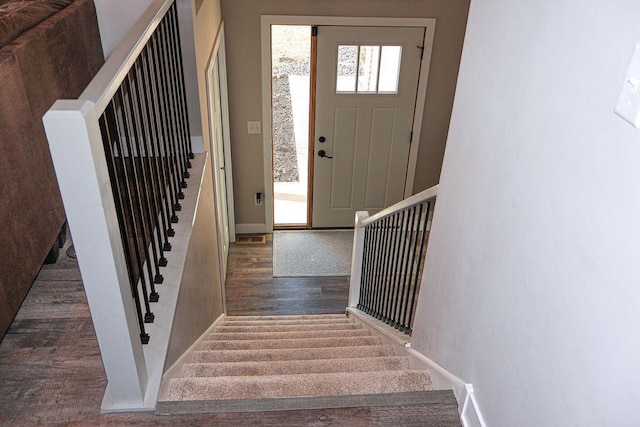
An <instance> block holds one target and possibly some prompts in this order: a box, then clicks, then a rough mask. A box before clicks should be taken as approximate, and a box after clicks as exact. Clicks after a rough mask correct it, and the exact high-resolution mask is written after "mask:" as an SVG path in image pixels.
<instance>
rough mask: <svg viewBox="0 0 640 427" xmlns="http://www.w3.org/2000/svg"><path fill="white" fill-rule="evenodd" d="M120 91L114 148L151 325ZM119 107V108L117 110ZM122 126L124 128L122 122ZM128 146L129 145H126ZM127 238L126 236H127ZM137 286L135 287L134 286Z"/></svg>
mask: <svg viewBox="0 0 640 427" xmlns="http://www.w3.org/2000/svg"><path fill="white" fill-rule="evenodd" d="M122 98H123V97H122V91H121V89H118V91H117V92H116V95H115V97H114V101H115V102H114V113H115V117H114V119H115V120H114V125H115V127H116V130H117V131H116V135H118V138H117V139H116V141H115V142H116V147H117V150H118V154H119V155H120V159H121V161H120V163H121V167H122V176H123V177H124V182H123V186H122V188H123V190H124V193H125V200H126V202H127V205H128V212H129V214H130V215H129V226H130V230H131V231H132V233H133V243H134V245H133V248H134V253H135V256H136V266H137V269H138V270H137V271H138V277H137V279H138V280H139V281H140V287H141V289H142V295H143V297H144V307H145V315H144V323H152V322H153V320H154V318H155V316H154V315H153V313H152V312H151V306H150V305H149V293H148V292H147V285H146V280H145V277H144V272H143V269H142V262H143V260H142V254H141V253H140V248H139V245H138V234H139V233H138V226H137V223H136V219H135V210H136V209H135V204H134V203H133V199H132V195H131V191H130V188H129V182H130V181H131V180H130V179H129V173H128V172H127V164H126V156H125V151H124V150H123V145H122V139H123V138H124V139H125V140H126V139H127V138H129V136H128V132H126V130H125V132H124V133H123V132H122V131H121V130H120V128H121V126H120V118H118V117H117V111H118V110H120V112H121V115H122V116H123V117H121V119H122V120H124V115H125V112H124V105H123V99H122ZM118 107H120V108H118ZM122 125H123V126H125V124H124V122H122ZM128 145H129V144H128ZM128 154H129V156H133V150H131V149H129V152H128ZM127 237H128V236H127ZM136 286H137V285H136Z"/></svg>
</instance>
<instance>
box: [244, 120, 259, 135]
mask: <svg viewBox="0 0 640 427" xmlns="http://www.w3.org/2000/svg"><path fill="white" fill-rule="evenodd" d="M247 133H248V134H249V135H259V134H261V133H262V124H261V123H260V122H247Z"/></svg>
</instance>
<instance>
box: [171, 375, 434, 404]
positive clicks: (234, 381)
mask: <svg viewBox="0 0 640 427" xmlns="http://www.w3.org/2000/svg"><path fill="white" fill-rule="evenodd" d="M430 388H431V382H430V380H429V377H428V375H427V373H426V372H425V371H382V372H365V373H363V372H340V373H329V374H295V375H271V376H242V377H238V376H234V377H207V378H175V379H173V380H171V383H170V385H169V399H170V400H217V399H220V400H224V399H241V398H242V399H256V398H287V397H306V396H334V395H359V394H374V393H400V392H410V391H422V390H428V389H430Z"/></svg>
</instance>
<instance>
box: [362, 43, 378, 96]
mask: <svg viewBox="0 0 640 427" xmlns="http://www.w3.org/2000/svg"><path fill="white" fill-rule="evenodd" d="M379 60H380V46H360V64H359V66H358V93H363V92H368V93H375V92H376V91H377V88H378V62H379Z"/></svg>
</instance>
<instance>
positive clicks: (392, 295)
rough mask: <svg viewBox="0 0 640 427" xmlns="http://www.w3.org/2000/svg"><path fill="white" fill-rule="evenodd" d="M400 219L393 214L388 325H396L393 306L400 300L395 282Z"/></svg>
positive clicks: (387, 308)
mask: <svg viewBox="0 0 640 427" xmlns="http://www.w3.org/2000/svg"><path fill="white" fill-rule="evenodd" d="M399 217H400V215H399V214H398V213H397V212H396V213H394V214H393V255H392V256H391V270H390V271H389V281H388V284H387V286H388V287H389V299H388V301H387V307H386V308H385V310H386V319H387V320H386V323H387V324H393V323H394V319H393V306H394V305H395V304H394V302H395V300H396V299H397V298H398V295H397V294H396V288H395V282H396V275H397V271H398V251H399V244H400V236H399V235H400V231H399V230H398V226H399V225H400V226H401V225H402V224H399Z"/></svg>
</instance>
